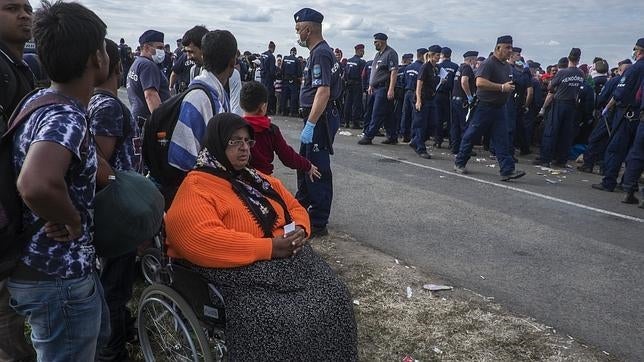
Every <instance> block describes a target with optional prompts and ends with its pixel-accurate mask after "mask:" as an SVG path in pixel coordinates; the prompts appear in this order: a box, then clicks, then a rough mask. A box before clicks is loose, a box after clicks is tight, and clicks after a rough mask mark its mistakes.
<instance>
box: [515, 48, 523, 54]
mask: <svg viewBox="0 0 644 362" xmlns="http://www.w3.org/2000/svg"><path fill="white" fill-rule="evenodd" d="M522 50H523V49H521V48H519V47H512V52H514V53H521V51H522Z"/></svg>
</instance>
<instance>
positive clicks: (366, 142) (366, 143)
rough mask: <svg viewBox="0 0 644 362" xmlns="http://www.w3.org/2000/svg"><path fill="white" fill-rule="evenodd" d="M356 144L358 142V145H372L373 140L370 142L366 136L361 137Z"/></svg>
mask: <svg viewBox="0 0 644 362" xmlns="http://www.w3.org/2000/svg"><path fill="white" fill-rule="evenodd" d="M358 144H359V145H372V144H373V142H371V140H370V139H368V138H366V137H362V138H361V139H360V141H358Z"/></svg>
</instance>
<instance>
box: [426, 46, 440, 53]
mask: <svg viewBox="0 0 644 362" xmlns="http://www.w3.org/2000/svg"><path fill="white" fill-rule="evenodd" d="M427 50H429V52H430V53H440V52H441V50H443V48H441V46H440V45H432V46H430V47H429V48H428V49H427Z"/></svg>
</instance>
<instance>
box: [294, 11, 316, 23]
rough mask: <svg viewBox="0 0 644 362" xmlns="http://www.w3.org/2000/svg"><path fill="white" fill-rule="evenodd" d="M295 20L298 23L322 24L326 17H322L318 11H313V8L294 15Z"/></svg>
mask: <svg viewBox="0 0 644 362" xmlns="http://www.w3.org/2000/svg"><path fill="white" fill-rule="evenodd" d="M293 18H294V19H295V22H296V23H299V22H303V21H310V22H313V23H320V24H322V20H324V15H322V14H321V13H320V12H319V11H317V10H313V9H311V8H303V9H301V10H300V11H298V12H297V13H295V14H293Z"/></svg>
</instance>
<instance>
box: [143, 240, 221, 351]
mask: <svg viewBox="0 0 644 362" xmlns="http://www.w3.org/2000/svg"><path fill="white" fill-rule="evenodd" d="M163 240H164V237H163V231H162V232H160V233H159V234H158V235H157V236H156V237H155V240H154V242H153V246H152V247H150V248H148V249H146V250H145V251H144V252H143V256H142V257H141V267H142V271H143V273H144V277H145V279H146V281H147V282H149V283H150V285H149V286H148V287H147V288H146V289H145V290H144V291H143V293H142V294H141V297H140V299H139V306H138V314H137V329H138V336H139V342H140V345H141V352H142V353H143V356H144V358H145V360H146V361H148V362H149V361H186V362H187V361H194V362H197V361H207V362H210V361H225V360H226V344H225V335H224V330H225V326H226V311H225V305H224V299H223V296H222V295H221V293H220V292H219V291H218V290H217V288H216V287H215V286H214V285H212V284H211V283H208V282H207V281H206V279H205V278H203V277H202V276H201V274H199V273H198V272H196V271H193V270H192V269H190V268H189V267H188V266H186V265H183V264H181V262H177V261H174V260H172V259H171V258H169V257H168V256H167V255H166V254H165V247H164V242H163Z"/></svg>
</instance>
